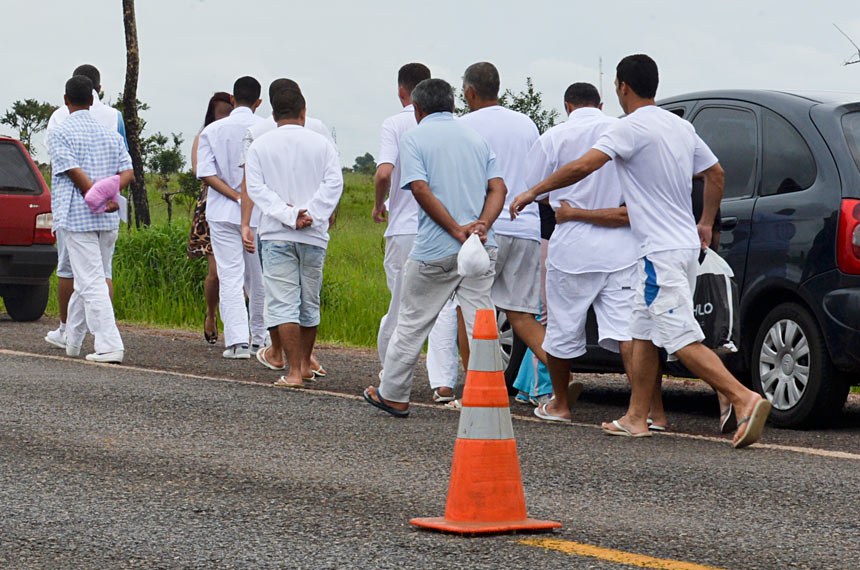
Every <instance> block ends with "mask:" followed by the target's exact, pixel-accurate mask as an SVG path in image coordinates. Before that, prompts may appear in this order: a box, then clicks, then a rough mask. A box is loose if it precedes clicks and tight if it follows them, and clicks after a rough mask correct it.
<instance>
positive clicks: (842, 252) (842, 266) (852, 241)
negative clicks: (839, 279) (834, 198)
mask: <svg viewBox="0 0 860 570" xmlns="http://www.w3.org/2000/svg"><path fill="white" fill-rule="evenodd" d="M836 240H837V242H836V263H837V264H838V265H839V270H840V271H842V272H843V273H850V274H852V275H860V200H854V199H845V200H842V210H841V211H840V212H839V233H838V235H837V238H836Z"/></svg>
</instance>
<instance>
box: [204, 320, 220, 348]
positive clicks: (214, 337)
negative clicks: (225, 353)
mask: <svg viewBox="0 0 860 570" xmlns="http://www.w3.org/2000/svg"><path fill="white" fill-rule="evenodd" d="M207 320H209V319H203V338H205V339H206V342H208V343H209V344H215V343H216V342H218V322H217V321H215V331H214V332H209V331H207V330H206V321H207Z"/></svg>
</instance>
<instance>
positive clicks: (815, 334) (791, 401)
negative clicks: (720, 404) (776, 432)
mask: <svg viewBox="0 0 860 570" xmlns="http://www.w3.org/2000/svg"><path fill="white" fill-rule="evenodd" d="M750 370H751V372H752V384H753V388H754V389H755V390H757V391H758V392H759V393H761V394H762V395H764V396H765V397H766V398H767V399H768V400H769V401H770V402H771V404H772V405H773V411H772V412H771V416H770V417H771V421H772V423H773V424H774V425H776V426H778V427H808V426H812V425H818V424H823V423H826V422H828V421H830V420H832V419H833V418H834V417H835V416H836V415H837V414H838V413H839V410H841V409H842V406H843V405H844V404H845V400H846V398H847V396H848V384H847V383H846V382H844V381H843V379H842V378H840V377H839V375H838V374H837V373H836V371H835V369H834V367H833V363H832V362H831V360H830V355H829V354H828V353H827V347H826V346H825V344H824V337H823V335H822V334H821V331H820V330H819V328H818V325H817V324H816V322H815V319H814V318H813V317H812V315H811V314H810V313H809V311H807V310H806V309H805V308H804V307H802V306H800V305H798V304H796V303H784V304H782V305H778V306H777V307H775V308H774V309H773V310H771V312H770V313H768V315H767V317H765V319H764V321H762V323H761V325H760V326H759V329H758V333H757V334H756V339H755V344H754V345H753V351H752V362H751V366H750Z"/></svg>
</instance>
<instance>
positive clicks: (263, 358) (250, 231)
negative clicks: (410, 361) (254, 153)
mask: <svg viewBox="0 0 860 570" xmlns="http://www.w3.org/2000/svg"><path fill="white" fill-rule="evenodd" d="M285 89H292V90H294V91H298V92H299V93H301V92H302V90H301V88H300V87H299V84H298V83H296V82H295V81H293V80H292V79H287V78H286V77H281V78H278V79H275V80H274V81H272V82H271V83H270V84H269V103H270V104H271V105H274V101H275V95H276V94H277V93H280V92H281V91H283V90H285ZM303 97H304V96H303ZM305 115H306V116H305V118H304V125H303V126H304V128H306V129H308V130H310V131H313V132H315V133H317V134H319V135H322V136H323V137H324V138H325V139H326V140H327V141H328V142H329V143H331V145H332V146H333V147H334V148H335V150H337V144H336V143H335V141H334V138H332V136H331V131H329V128H328V127H327V126H326V124H325V123H323V122H322V121H320V120H319V119H314V118H312V117H308V116H307V111H306V112H305ZM277 128H278V124H277V122H276V121H275V117H274V113H273V114H272V116H270V117H269V118H268V119H266V120H262V121H258V122H256V123H254V124H253V125H251V127H250V128H248V130H247V132H245V136H244V138H243V139H242V147H243V150H242V158H241V160H240V161H239V166H241V167H243V168H244V167H245V159H246V158H247V155H248V150H249V149H250V148H251V144H252V143H253V142H254V141H255V140H257V139H259V138H260V137H261V136H263V135H264V134H266V133H268V132H271V131H274V130H275V129H277ZM241 202H242V244H243V245H244V247H245V251H247V252H248V253H255V252H256V250H257V239H256V236H255V235H254V234H255V232H254V228H253V227H251V220H257V219H258V218H259V214H256V213H255V212H256V208H255V207H254V201H253V200H252V199H251V197H250V196H248V187H247V184H246V181H245V180H244V179H243V180H242V200H241ZM333 221H334V215H332V222H333ZM255 227H256V224H255ZM267 328H268V329H269V335H270V340H271V344H270V345H269V346H260V347H259V348H258V349H257V350H256V357H257V360H258V361H259V362H260V364H262V365H263V366H265V367H266V368H269V369H270V370H283V369H284V368H285V364H286V360H285V358H284V346H283V344H282V343H281V338H280V335H279V334H278V327H277V326H275V325H272V326H268V327H267ZM310 359H311V371H312V372H313V374H314V377H324V376H326V371H325V369H324V368H323V367H322V365H321V364H320V363H319V361H317V359H316V357H315V356H314V354H313V352H311V356H310Z"/></svg>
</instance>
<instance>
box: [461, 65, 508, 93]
mask: <svg viewBox="0 0 860 570" xmlns="http://www.w3.org/2000/svg"><path fill="white" fill-rule="evenodd" d="M499 85H500V80H499V70H498V69H496V66H495V65H493V64H492V63H489V62H486V61H482V62H480V63H473V64H472V65H470V66H469V67H467V68H466V71H465V73H463V87H464V88H465V87H471V88H472V89H474V90H475V93H477V95H478V97H480V98H481V99H488V100H492V99H498V98H499Z"/></svg>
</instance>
